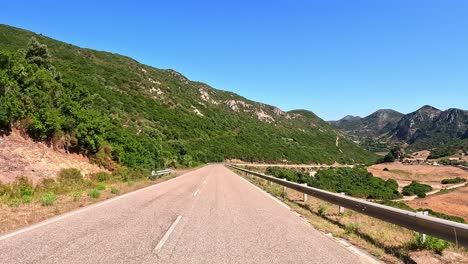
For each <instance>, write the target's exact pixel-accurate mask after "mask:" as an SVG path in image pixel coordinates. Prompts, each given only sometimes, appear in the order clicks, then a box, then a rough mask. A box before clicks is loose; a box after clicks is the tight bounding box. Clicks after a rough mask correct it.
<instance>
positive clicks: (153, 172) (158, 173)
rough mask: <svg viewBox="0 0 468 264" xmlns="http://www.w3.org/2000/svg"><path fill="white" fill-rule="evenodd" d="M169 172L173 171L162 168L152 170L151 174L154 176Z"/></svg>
mask: <svg viewBox="0 0 468 264" xmlns="http://www.w3.org/2000/svg"><path fill="white" fill-rule="evenodd" d="M169 173H172V170H171V169H166V170H160V171H152V172H151V175H152V176H160V175H164V174H169Z"/></svg>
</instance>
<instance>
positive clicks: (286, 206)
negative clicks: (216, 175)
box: [233, 172, 291, 211]
mask: <svg viewBox="0 0 468 264" xmlns="http://www.w3.org/2000/svg"><path fill="white" fill-rule="evenodd" d="M233 173H234V174H236V175H237V176H239V177H240V178H241V179H243V180H244V181H246V182H248V183H249V184H250V185H252V186H253V187H255V188H257V190H259V191H260V192H262V193H263V194H264V195H266V196H267V197H269V198H270V199H272V200H273V201H275V202H277V203H278V204H279V205H281V206H283V207H284V208H286V209H288V210H289V211H291V207H289V206H288V205H287V204H285V203H283V202H281V201H280V200H278V199H276V198H275V197H274V196H273V195H271V194H269V193H268V192H266V191H265V190H262V189H261V188H260V187H258V186H257V185H255V184H253V183H251V182H249V181H248V180H246V179H245V178H244V177H242V176H241V175H239V174H237V173H235V172H233Z"/></svg>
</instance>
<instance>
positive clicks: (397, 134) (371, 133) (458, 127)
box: [330, 105, 468, 152]
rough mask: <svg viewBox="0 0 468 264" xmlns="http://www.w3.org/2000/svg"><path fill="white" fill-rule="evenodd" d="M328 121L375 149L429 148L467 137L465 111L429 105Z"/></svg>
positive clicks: (466, 112) (467, 129) (366, 146)
mask: <svg viewBox="0 0 468 264" xmlns="http://www.w3.org/2000/svg"><path fill="white" fill-rule="evenodd" d="M330 124H332V125H333V126H334V127H335V128H337V129H338V130H339V131H341V132H342V133H344V134H346V135H347V136H348V137H350V138H351V139H352V140H353V141H355V142H357V143H359V144H361V145H362V146H364V147H365V148H367V149H369V150H371V151H375V152H378V151H387V150H388V149H389V148H391V147H392V146H395V145H401V146H403V147H406V148H407V149H408V150H410V151H417V150H423V149H433V148H436V147H439V146H442V145H444V144H449V143H453V142H454V141H457V140H464V139H466V138H468V111H466V110H461V109H456V108H451V109H448V110H445V111H442V110H439V109H437V108H435V107H432V106H429V105H425V106H423V107H421V108H420V109H418V110H416V111H415V112H412V113H409V114H406V115H405V114H402V113H399V112H397V111H394V110H390V109H384V110H379V111H377V112H375V113H373V114H371V115H369V116H367V117H364V118H361V117H355V116H346V117H344V118H342V119H340V120H338V121H331V122H330Z"/></svg>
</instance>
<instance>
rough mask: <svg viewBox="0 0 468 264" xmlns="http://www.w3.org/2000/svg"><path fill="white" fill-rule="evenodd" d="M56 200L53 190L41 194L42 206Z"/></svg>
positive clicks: (51, 203)
mask: <svg viewBox="0 0 468 264" xmlns="http://www.w3.org/2000/svg"><path fill="white" fill-rule="evenodd" d="M56 200H57V195H55V193H53V192H48V193H46V194H44V195H43V196H42V199H41V203H42V205H43V206H50V205H53V204H54V203H55V201H56Z"/></svg>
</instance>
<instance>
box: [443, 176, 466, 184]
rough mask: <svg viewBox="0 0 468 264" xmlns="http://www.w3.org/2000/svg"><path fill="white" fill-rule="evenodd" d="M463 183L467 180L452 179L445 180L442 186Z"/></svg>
mask: <svg viewBox="0 0 468 264" xmlns="http://www.w3.org/2000/svg"><path fill="white" fill-rule="evenodd" d="M462 182H466V179H463V178H460V177H456V178H452V179H443V180H442V181H441V183H442V184H455V183H462Z"/></svg>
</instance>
